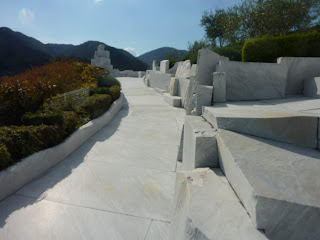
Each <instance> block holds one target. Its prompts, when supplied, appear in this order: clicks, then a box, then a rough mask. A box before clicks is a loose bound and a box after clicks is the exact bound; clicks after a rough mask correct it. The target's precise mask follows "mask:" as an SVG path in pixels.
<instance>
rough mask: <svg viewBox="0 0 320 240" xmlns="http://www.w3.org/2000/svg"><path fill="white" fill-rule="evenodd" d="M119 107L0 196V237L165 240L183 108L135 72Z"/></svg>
mask: <svg viewBox="0 0 320 240" xmlns="http://www.w3.org/2000/svg"><path fill="white" fill-rule="evenodd" d="M120 81H121V83H122V88H123V93H124V95H125V98H126V100H127V101H125V104H124V107H123V109H122V110H121V111H120V112H119V113H118V114H117V115H116V117H115V118H114V119H113V120H112V122H110V123H109V124H108V125H107V126H106V127H105V128H103V129H102V130H101V131H100V132H98V133H97V134H96V135H94V136H93V137H92V138H91V139H89V140H88V141H87V142H86V143H85V144H84V145H82V146H81V147H80V148H79V149H78V150H76V151H75V152H74V153H73V154H71V155H70V156H69V157H68V158H67V159H65V160H64V161H62V162H61V163H59V164H58V165H57V166H55V167H54V168H52V169H51V170H50V171H48V172H47V173H46V174H44V175H43V176H42V177H40V178H38V179H36V180H35V181H33V182H31V183H29V184H28V185H26V186H25V187H24V188H22V189H21V190H19V191H18V192H16V193H15V194H13V195H11V196H10V197H8V198H7V199H5V200H3V201H1V202H0V239H1V240H7V239H8V240H9V239H10V240H12V239H23V240H28V239H32V240H36V239H46V240H50V239H77V240H78V239H111V240H117V239H130V240H134V239H139V240H140V239H141V240H145V239H148V240H149V239H156V240H161V239H168V232H169V223H170V221H171V214H172V207H173V206H172V204H173V194H174V187H175V171H176V157H177V151H178V145H179V141H180V134H181V127H182V123H183V120H184V116H185V112H184V110H183V109H177V108H172V107H171V106H169V105H168V104H167V103H165V102H164V101H163V99H162V96H160V95H159V94H157V93H156V92H155V91H154V90H153V89H151V88H147V87H145V86H144V85H143V83H142V81H141V79H137V78H136V79H134V78H120Z"/></svg>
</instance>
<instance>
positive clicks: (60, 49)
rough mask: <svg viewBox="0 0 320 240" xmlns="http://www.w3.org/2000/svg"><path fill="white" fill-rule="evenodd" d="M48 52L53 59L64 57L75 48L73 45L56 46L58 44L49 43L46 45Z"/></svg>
mask: <svg viewBox="0 0 320 240" xmlns="http://www.w3.org/2000/svg"><path fill="white" fill-rule="evenodd" d="M45 47H46V49H47V51H48V52H49V53H50V55H51V56H53V57H59V56H63V55H64V53H65V52H66V51H67V50H69V49H70V48H72V47H74V45H72V44H56V43H48V44H46V45H45Z"/></svg>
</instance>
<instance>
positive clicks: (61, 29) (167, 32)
mask: <svg viewBox="0 0 320 240" xmlns="http://www.w3.org/2000/svg"><path fill="white" fill-rule="evenodd" d="M239 2H240V0H223V1H218V0H171V1H169V0H159V1H154V0H51V1H50V0H1V2H0V26H1V27H9V28H11V29H12V30H14V31H19V32H22V33H23V34H26V35H28V36H31V37H34V38H36V39H38V40H40V41H41V42H43V43H71V44H80V43H83V42H85V41H88V40H97V41H101V42H104V43H106V44H108V45H110V46H113V47H116V48H121V49H128V50H129V51H131V52H132V53H133V54H134V55H135V54H137V55H141V54H143V53H145V52H148V51H151V50H154V49H156V48H159V47H165V46H166V47H174V48H177V49H187V45H188V41H190V42H192V41H194V40H199V39H201V38H203V37H204V30H203V28H202V27H201V26H200V25H199V24H200V19H201V16H202V13H203V11H204V10H210V9H212V10H214V9H216V8H227V7H229V6H233V5H234V4H237V3H239Z"/></svg>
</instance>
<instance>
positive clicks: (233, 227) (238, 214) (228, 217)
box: [170, 168, 267, 240]
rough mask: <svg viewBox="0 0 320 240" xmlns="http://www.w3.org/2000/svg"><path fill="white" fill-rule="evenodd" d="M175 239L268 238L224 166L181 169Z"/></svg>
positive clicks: (173, 228) (174, 220)
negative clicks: (251, 217)
mask: <svg viewBox="0 0 320 240" xmlns="http://www.w3.org/2000/svg"><path fill="white" fill-rule="evenodd" d="M170 239H172V240H191V239H192V240H216V239H223V240H234V239H237V240H260V239H261V240H262V239H267V238H266V237H265V235H264V234H263V233H262V232H260V231H258V230H257V229H256V228H255V227H254V225H253V224H252V222H251V220H250V217H249V216H248V214H247V212H246V211H245V209H244V208H243V206H242V205H241V203H240V201H239V199H238V198H237V196H236V195H235V193H234V192H233V190H232V188H231V186H230V185H229V183H228V181H227V179H226V177H225V176H224V175H223V173H222V172H221V170H220V169H217V168H216V169H212V170H210V169H209V168H199V169H196V170H193V171H190V172H177V177H176V191H175V211H174V218H173V221H172V223H171V231H170Z"/></svg>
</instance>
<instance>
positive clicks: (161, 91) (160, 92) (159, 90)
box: [154, 88, 168, 95]
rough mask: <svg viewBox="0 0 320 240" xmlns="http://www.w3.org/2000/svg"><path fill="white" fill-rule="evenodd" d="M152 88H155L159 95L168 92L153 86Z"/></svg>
mask: <svg viewBox="0 0 320 240" xmlns="http://www.w3.org/2000/svg"><path fill="white" fill-rule="evenodd" d="M154 90H155V91H156V92H157V93H159V94H161V95H163V94H164V93H167V92H168V91H166V90H163V89H160V88H154Z"/></svg>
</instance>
